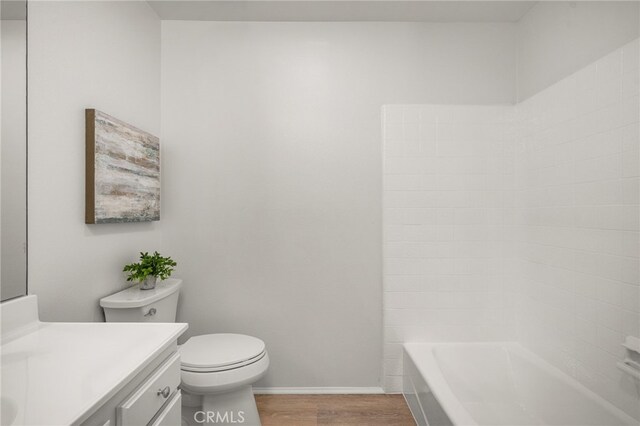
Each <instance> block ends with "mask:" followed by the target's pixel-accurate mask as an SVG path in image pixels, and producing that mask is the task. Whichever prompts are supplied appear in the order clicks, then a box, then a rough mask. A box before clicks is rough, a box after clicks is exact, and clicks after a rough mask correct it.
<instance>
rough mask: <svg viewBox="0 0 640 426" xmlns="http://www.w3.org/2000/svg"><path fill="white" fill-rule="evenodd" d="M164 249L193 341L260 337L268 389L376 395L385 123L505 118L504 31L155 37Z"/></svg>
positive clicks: (509, 62) (464, 28) (200, 31)
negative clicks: (399, 112) (173, 266)
mask: <svg viewBox="0 0 640 426" xmlns="http://www.w3.org/2000/svg"><path fill="white" fill-rule="evenodd" d="M162 36H163V38H162V93H163V95H162V124H163V129H162V137H163V141H164V143H165V157H164V158H165V168H164V176H163V178H164V181H163V185H164V189H165V193H164V196H165V198H164V200H165V201H164V211H163V214H164V217H163V235H164V238H165V244H164V249H165V251H166V252H167V253H170V254H171V255H173V256H175V258H176V259H177V260H178V262H179V275H181V276H182V277H184V279H185V287H184V291H183V296H182V301H181V306H180V311H179V319H180V320H183V321H188V322H189V323H190V324H191V326H190V329H189V334H198V333H211V332H220V331H231V332H241V333H247V334H251V335H255V336H258V337H260V338H262V339H264V340H265V341H266V343H267V347H268V348H269V351H270V355H271V360H272V361H271V362H272V364H271V367H270V369H269V373H268V376H267V377H266V378H265V379H264V380H262V381H261V383H260V384H259V385H260V386H282V387H295V386H377V385H379V384H380V374H381V371H380V370H381V368H380V367H381V359H382V354H381V350H382V300H381V298H382V289H381V286H382V271H381V269H382V266H381V264H382V259H381V253H380V248H381V245H382V236H381V230H382V218H381V208H380V203H381V179H380V176H381V170H382V164H381V152H380V151H381V147H380V140H381V131H380V108H381V106H382V105H383V104H386V103H390V102H423V101H432V102H449V103H508V102H511V101H512V100H513V99H514V94H515V81H514V77H515V57H514V52H515V44H514V43H515V42H514V26H513V25H511V24H447V25H429V24H384V23H214V22H179V21H165V22H163V23H162Z"/></svg>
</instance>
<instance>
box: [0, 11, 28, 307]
mask: <svg viewBox="0 0 640 426" xmlns="http://www.w3.org/2000/svg"><path fill="white" fill-rule="evenodd" d="M1 30H2V34H1V36H0V40H1V41H2V47H1V49H0V52H1V53H2V60H1V61H0V63H1V65H2V144H1V145H2V150H1V152H0V159H1V161H2V167H1V170H2V179H1V181H2V188H1V192H2V211H1V214H0V217H1V218H2V224H1V225H0V227H1V228H2V238H1V239H0V240H1V241H2V249H1V253H2V258H1V260H0V263H1V264H2V275H1V276H0V281H1V282H2V298H3V299H8V298H11V297H16V296H20V295H23V294H24V293H25V289H26V285H27V284H26V283H27V277H26V272H27V264H26V255H25V250H24V249H25V243H26V231H27V228H26V227H27V219H26V209H27V205H26V202H27V200H26V190H25V188H26V173H27V172H26V162H27V159H26V126H27V122H26V117H27V113H26V111H27V93H26V87H27V86H26V72H25V71H26V67H25V66H26V63H25V61H26V57H27V50H26V47H27V45H26V22H25V21H17V20H16V21H2V24H1Z"/></svg>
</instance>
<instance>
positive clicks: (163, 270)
mask: <svg viewBox="0 0 640 426" xmlns="http://www.w3.org/2000/svg"><path fill="white" fill-rule="evenodd" d="M174 266H176V262H175V261H174V260H173V259H171V258H170V257H164V256H161V255H160V253H158V252H157V251H156V252H153V254H152V255H150V254H149V253H147V252H144V253H143V252H140V262H138V263H130V264H129V265H126V266H125V267H124V269H123V272H128V276H127V281H135V282H138V283H140V290H151V289H153V288H155V287H156V282H157V281H158V278H160V279H161V280H164V279H167V278H169V277H170V276H171V273H172V272H173V267H174Z"/></svg>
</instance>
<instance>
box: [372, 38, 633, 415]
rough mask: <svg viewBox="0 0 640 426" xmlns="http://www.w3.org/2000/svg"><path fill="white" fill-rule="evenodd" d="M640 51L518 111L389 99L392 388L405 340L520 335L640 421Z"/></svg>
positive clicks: (387, 364) (629, 49)
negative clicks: (634, 343)
mask: <svg viewBox="0 0 640 426" xmlns="http://www.w3.org/2000/svg"><path fill="white" fill-rule="evenodd" d="M638 50H639V47H638V42H637V41H635V42H634V43H631V44H629V45H627V46H624V47H623V48H621V49H618V50H616V51H615V52H612V53H611V54H609V55H607V56H606V57H604V58H602V59H600V60H599V61H597V62H596V63H594V64H591V65H589V66H588V67H586V68H584V69H583V70H581V71H579V72H577V73H575V74H573V75H571V76H570V77H568V78H566V79H564V80H562V81H560V82H559V83H557V84H555V85H553V86H552V87H549V88H547V89H545V90H543V91H542V92H540V93H538V94H537V95H535V96H533V97H532V98H529V99H528V100H526V101H524V102H522V103H520V104H518V105H515V106H437V105H423V106H416V105H410V106H387V107H385V108H384V111H383V122H384V234H385V235H384V262H385V263H384V333H385V337H384V341H385V351H384V377H385V379H384V385H385V390H386V391H388V392H396V391H399V390H400V388H399V386H400V383H401V377H400V374H401V369H402V364H401V362H402V361H401V359H400V355H401V343H402V342H408V341H428V342H434V341H460V340H466V341H472V340H476V341H477V340H503V339H507V340H516V339H517V340H519V341H520V342H521V343H523V344H524V345H526V346H528V347H529V348H531V349H532V350H534V351H535V352H536V353H538V354H539V355H541V356H542V357H544V358H545V359H547V360H548V361H550V362H551V363H552V364H554V365H555V366H557V367H559V368H561V369H563V370H564V371H565V372H567V373H568V374H570V375H572V376H573V377H575V378H577V379H578V380H580V381H581V382H582V383H583V384H585V385H586V386H587V387H589V388H590V389H592V390H593V391H594V392H596V393H598V394H599V395H601V396H603V397H604V398H606V399H607V400H609V401H611V402H612V403H614V404H615V405H617V406H618V407H620V408H622V409H623V410H624V411H626V412H627V413H629V414H631V415H633V416H635V417H636V418H640V404H639V398H640V396H639V394H638V388H637V387H636V385H634V383H633V381H632V380H631V379H630V378H629V377H627V376H625V375H624V374H623V373H621V372H619V371H618V370H617V368H616V363H617V362H618V361H619V360H620V359H621V358H622V357H623V356H624V351H623V348H622V346H621V345H620V344H621V343H622V341H623V339H624V336H626V335H634V336H640V331H639V328H640V313H639V312H640V307H639V306H640V291H639V289H640V287H639V285H640V283H639V265H640V261H639V257H638V251H639V247H640V238H639V227H640V211H639V207H638V206H639V200H638V199H639V197H640V189H639V183H638V181H639V177H638V176H639V174H640V173H639V170H640V169H639V166H638V164H639V156H640V154H639V148H638V147H639V132H638V118H639V115H640V111H639V106H638V105H639V101H638V94H639V88H638V76H639V69H638Z"/></svg>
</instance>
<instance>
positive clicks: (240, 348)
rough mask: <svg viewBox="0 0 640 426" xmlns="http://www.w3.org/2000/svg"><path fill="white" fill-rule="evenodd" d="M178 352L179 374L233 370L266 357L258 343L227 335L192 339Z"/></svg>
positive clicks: (263, 345) (249, 338)
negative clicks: (182, 372)
mask: <svg viewBox="0 0 640 426" xmlns="http://www.w3.org/2000/svg"><path fill="white" fill-rule="evenodd" d="M178 350H179V352H180V360H181V369H182V371H188V372H193V373H214V372H219V371H227V370H233V369H237V368H241V367H244V366H247V365H250V364H253V363H255V362H258V361H260V360H261V359H262V358H264V357H265V355H266V347H265V344H264V342H263V341H262V340H260V339H258V338H255V337H252V336H245V335H242V334H231V333H220V334H204V335H201V336H194V337H192V338H190V339H189V340H187V342H186V343H185V344H184V345H182V346H180V348H179V349H178Z"/></svg>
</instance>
